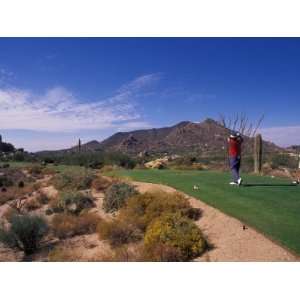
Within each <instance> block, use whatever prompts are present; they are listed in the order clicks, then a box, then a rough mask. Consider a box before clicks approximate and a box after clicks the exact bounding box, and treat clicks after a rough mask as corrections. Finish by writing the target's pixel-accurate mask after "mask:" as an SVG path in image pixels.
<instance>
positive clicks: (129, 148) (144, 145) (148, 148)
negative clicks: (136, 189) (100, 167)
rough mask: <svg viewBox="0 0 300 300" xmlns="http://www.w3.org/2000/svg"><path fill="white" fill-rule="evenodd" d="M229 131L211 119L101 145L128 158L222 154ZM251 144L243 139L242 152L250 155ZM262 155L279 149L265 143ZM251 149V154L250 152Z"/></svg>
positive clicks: (135, 133)
mask: <svg viewBox="0 0 300 300" xmlns="http://www.w3.org/2000/svg"><path fill="white" fill-rule="evenodd" d="M230 133H231V131H230V130H229V129H228V128H225V127H223V126H222V125H221V124H219V123H218V122H216V121H215V120H212V119H206V120H205V121H203V122H201V123H193V122H188V121H185V122H180V123H179V124H177V125H175V126H172V127H165V128H159V129H155V128H154V129H145V130H137V131H132V132H119V133H116V134H114V135H113V136H111V137H110V138H108V139H106V140H104V141H103V142H101V143H100V145H99V147H100V148H101V149H103V150H105V151H121V152H123V153H127V154H129V155H137V154H139V153H143V152H151V153H168V154H187V153H202V154H203V153H204V154H205V153H221V152H223V151H224V146H225V145H226V138H227V137H228V136H229V134H230ZM252 145H253V140H252V139H250V138H248V137H245V147H244V148H245V149H249V151H252ZM263 146H264V151H266V152H277V151H282V149H281V148H280V147H278V146H276V145H275V144H273V143H270V142H266V141H264V144H263ZM250 149H251V150H250Z"/></svg>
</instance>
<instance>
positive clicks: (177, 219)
mask: <svg viewBox="0 0 300 300" xmlns="http://www.w3.org/2000/svg"><path fill="white" fill-rule="evenodd" d="M144 245H145V248H146V250H147V251H148V253H153V254H155V253H157V254H159V251H158V252H157V250H158V249H159V247H161V246H162V245H163V246H166V247H169V248H170V249H174V251H171V252H172V253H173V254H172V255H173V256H174V258H173V259H174V260H176V261H189V260H191V259H194V258H196V257H198V256H200V255H201V254H202V253H203V252H204V251H205V249H206V241H205V239H204V238H203V236H202V233H201V231H200V229H199V228H198V227H197V226H196V225H195V224H194V223H193V222H192V221H191V220H190V219H188V218H186V217H182V216H181V215H180V214H179V213H177V214H170V213H168V214H164V215H162V216H161V217H159V218H157V219H156V220H155V221H154V222H153V223H151V224H150V225H149V226H148V228H147V231H146V234H145V238H144ZM175 252H176V255H175ZM156 259H157V260H165V259H166V258H164V257H157V256H155V255H154V257H153V260H156Z"/></svg>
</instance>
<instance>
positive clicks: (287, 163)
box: [271, 154, 297, 169]
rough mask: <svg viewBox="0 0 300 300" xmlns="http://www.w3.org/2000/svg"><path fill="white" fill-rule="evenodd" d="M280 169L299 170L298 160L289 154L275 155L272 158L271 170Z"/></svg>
mask: <svg viewBox="0 0 300 300" xmlns="http://www.w3.org/2000/svg"><path fill="white" fill-rule="evenodd" d="M280 167H287V168H297V159H295V158H294V157H291V156H289V155H288V154H274V155H273V156H272V157H271V168H272V169H277V168H280Z"/></svg>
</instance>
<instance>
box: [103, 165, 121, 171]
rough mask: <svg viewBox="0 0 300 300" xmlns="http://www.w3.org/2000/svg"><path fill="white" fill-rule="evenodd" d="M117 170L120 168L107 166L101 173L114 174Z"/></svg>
mask: <svg viewBox="0 0 300 300" xmlns="http://www.w3.org/2000/svg"><path fill="white" fill-rule="evenodd" d="M117 169H118V168H117V167H116V166H111V165H106V166H103V167H102V168H101V172H102V173H110V172H113V171H115V170H117Z"/></svg>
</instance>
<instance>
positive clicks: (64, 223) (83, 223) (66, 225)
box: [51, 213, 101, 239]
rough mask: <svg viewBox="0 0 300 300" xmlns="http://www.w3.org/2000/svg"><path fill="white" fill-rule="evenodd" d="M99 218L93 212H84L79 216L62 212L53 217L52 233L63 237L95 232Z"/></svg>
mask: <svg viewBox="0 0 300 300" xmlns="http://www.w3.org/2000/svg"><path fill="white" fill-rule="evenodd" d="M100 220H101V219H100V217H99V216H97V215H96V214H94V213H84V214H82V215H80V216H74V215H71V214H67V213H64V214H57V215H55V216H54V217H53V219H52V223H51V227H52V230H53V233H54V234H55V235H56V236H57V237H59V238H61V239H63V238H67V237H72V236H75V235H82V234H90V233H94V232H96V229H97V225H98V223H99V222H100Z"/></svg>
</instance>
